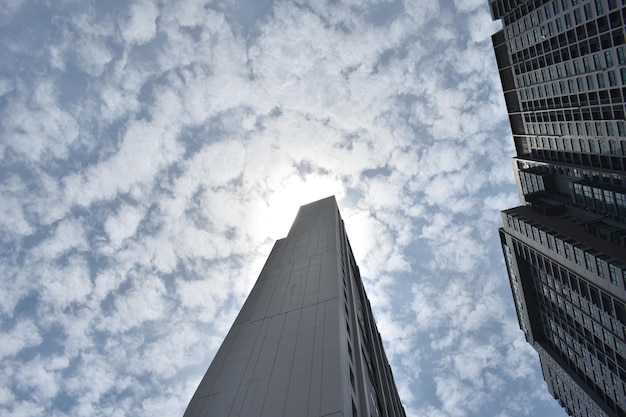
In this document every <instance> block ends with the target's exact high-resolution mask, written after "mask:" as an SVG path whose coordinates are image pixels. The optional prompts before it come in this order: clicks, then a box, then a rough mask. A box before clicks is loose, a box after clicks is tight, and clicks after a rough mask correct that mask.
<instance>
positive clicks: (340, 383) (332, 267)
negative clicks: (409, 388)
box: [184, 197, 405, 417]
mask: <svg viewBox="0 0 626 417" xmlns="http://www.w3.org/2000/svg"><path fill="white" fill-rule="evenodd" d="M184 416H185V417H207V416H216V417H218V416H219V417H227V416H233V417H246V416H250V417H259V416H268V417H279V416H285V417H292V416H314V417H322V416H328V417H331V416H333V417H339V416H343V417H348V416H363V417H378V416H380V417H383V416H388V417H400V416H405V412H404V408H403V407H402V404H401V402H400V398H399V396H398V392H397V389H396V387H395V383H394V379H393V374H392V372H391V368H390V366H389V363H388V361H387V358H386V356H385V352H384V350H383V344H382V341H381V338H380V335H379V333H378V330H377V328H376V323H375V322H374V317H373V315H372V311H371V308H370V304H369V301H368V299H367V296H366V294H365V290H364V288H363V283H362V282H361V277H360V275H359V268H358V267H357V265H356V263H355V261H354V256H353V254H352V249H351V248H350V242H349V241H348V237H347V236H346V232H345V229H344V225H343V221H342V219H341V216H340V214H339V210H338V207H337V203H336V201H335V198H334V197H329V198H326V199H323V200H320V201H317V202H314V203H311V204H308V205H305V206H302V207H301V208H300V210H299V212H298V215H297V216H296V219H295V221H294V223H293V225H292V227H291V229H290V231H289V234H288V236H287V237H286V238H284V239H280V240H278V241H277V242H276V244H275V245H274V248H273V249H272V252H271V253H270V256H269V258H268V259H267V262H266V264H265V266H264V267H263V270H262V271H261V274H260V276H259V278H258V280H257V282H256V284H255V285H254V287H253V289H252V291H251V293H250V295H249V296H248V298H247V300H246V302H245V304H244V305H243V307H242V309H241V311H240V313H239V315H238V316H237V318H236V320H235V323H234V324H233V326H232V327H231V329H230V331H229V332H228V334H227V336H226V338H225V340H224V342H223V344H222V346H221V347H220V349H219V350H218V352H217V354H216V356H215V358H214V359H213V362H212V363H211V365H210V367H209V369H208V371H207V372H206V374H205V376H204V378H203V379H202V382H201V383H200V385H199V387H198V389H197V390H196V392H195V394H194V395H193V398H192V399H191V402H190V403H189V406H188V407H187V410H186V412H185V414H184Z"/></svg>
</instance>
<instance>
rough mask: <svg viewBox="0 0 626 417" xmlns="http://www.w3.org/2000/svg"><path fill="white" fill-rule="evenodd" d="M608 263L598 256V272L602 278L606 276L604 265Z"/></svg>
mask: <svg viewBox="0 0 626 417" xmlns="http://www.w3.org/2000/svg"><path fill="white" fill-rule="evenodd" d="M605 265H606V262H605V261H603V260H602V259H600V258H596V271H597V272H598V275H599V276H600V278H604V277H605V273H604V266H605Z"/></svg>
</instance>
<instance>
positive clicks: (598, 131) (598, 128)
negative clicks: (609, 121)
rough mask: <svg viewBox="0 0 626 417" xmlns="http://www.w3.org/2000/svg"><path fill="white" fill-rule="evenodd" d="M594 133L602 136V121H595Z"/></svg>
mask: <svg viewBox="0 0 626 417" xmlns="http://www.w3.org/2000/svg"><path fill="white" fill-rule="evenodd" d="M596 135H598V136H603V135H604V132H603V130H602V122H596Z"/></svg>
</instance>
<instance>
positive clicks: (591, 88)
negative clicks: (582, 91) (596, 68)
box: [586, 75, 594, 90]
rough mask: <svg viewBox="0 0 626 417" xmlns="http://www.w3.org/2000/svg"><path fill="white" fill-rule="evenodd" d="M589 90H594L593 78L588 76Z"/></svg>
mask: <svg viewBox="0 0 626 417" xmlns="http://www.w3.org/2000/svg"><path fill="white" fill-rule="evenodd" d="M586 78H587V88H588V89H590V90H593V88H594V87H593V76H591V75H587V77H586Z"/></svg>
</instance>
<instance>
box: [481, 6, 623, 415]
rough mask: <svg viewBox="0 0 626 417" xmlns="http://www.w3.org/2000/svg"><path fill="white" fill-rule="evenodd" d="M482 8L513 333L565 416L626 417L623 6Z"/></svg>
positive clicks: (500, 233) (502, 238) (503, 246)
mask: <svg viewBox="0 0 626 417" xmlns="http://www.w3.org/2000/svg"><path fill="white" fill-rule="evenodd" d="M489 7H490V9H491V15H492V18H493V19H494V20H501V21H502V24H503V28H502V30H500V31H498V32H497V33H495V34H494V35H493V36H492V43H493V47H494V52H495V57H496V61H497V65H498V70H499V74H500V80H501V84H502V89H503V93H504V99H505V103H506V107H507V112H508V115H509V122H510V125H511V131H512V134H513V142H514V145H515V152H516V155H515V156H514V157H513V159H512V164H513V171H514V175H515V181H516V184H517V189H518V193H519V195H520V200H521V202H522V204H523V206H520V207H515V208H511V209H508V210H505V211H503V212H502V219H503V227H502V228H501V229H500V231H499V235H500V241H501V246H502V250H503V256H504V259H505V264H506V269H507V273H508V277H509V282H510V285H511V292H512V295H513V300H514V303H515V309H516V313H517V317H518V321H519V324H520V328H521V329H522V331H523V332H524V334H525V337H526V340H527V341H528V343H530V344H531V345H532V346H533V347H534V348H535V350H536V351H537V352H538V354H539V359H540V362H541V368H542V371H543V375H544V379H545V381H546V383H547V385H548V389H549V391H550V393H551V394H552V395H553V396H554V397H555V398H556V399H557V400H558V401H559V403H560V404H561V406H563V407H564V409H565V411H566V412H567V413H568V414H569V415H574V416H626V339H625V324H626V308H625V302H626V288H625V282H626V121H625V120H624V119H625V114H626V108H625V102H626V32H625V30H624V27H625V24H624V22H625V21H626V1H625V0H489Z"/></svg>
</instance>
